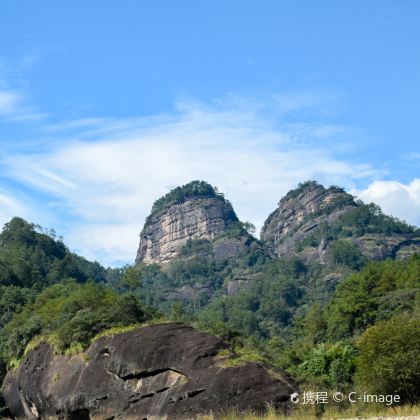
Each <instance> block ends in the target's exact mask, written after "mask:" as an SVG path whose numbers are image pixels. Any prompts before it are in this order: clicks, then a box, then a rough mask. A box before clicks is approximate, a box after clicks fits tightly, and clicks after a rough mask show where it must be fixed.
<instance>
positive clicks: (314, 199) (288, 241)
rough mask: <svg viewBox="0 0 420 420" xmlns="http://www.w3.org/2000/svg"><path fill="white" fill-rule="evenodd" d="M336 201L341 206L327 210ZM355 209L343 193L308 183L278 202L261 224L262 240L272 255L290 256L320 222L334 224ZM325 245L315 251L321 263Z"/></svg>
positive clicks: (353, 204)
mask: <svg viewBox="0 0 420 420" xmlns="http://www.w3.org/2000/svg"><path fill="white" fill-rule="evenodd" d="M338 202H340V203H342V205H340V206H337V208H335V209H333V210H332V211H328V209H329V208H331V207H332V206H333V205H334V204H335V203H338ZM355 206H356V203H355V202H354V200H353V197H352V196H351V195H349V194H346V193H345V192H344V191H343V190H341V189H339V188H334V187H332V188H329V189H326V188H324V187H323V186H322V185H319V184H317V183H315V182H311V181H310V182H307V183H305V184H303V185H302V186H301V187H299V188H297V189H296V190H292V191H289V192H288V193H287V195H286V196H284V197H283V198H282V199H281V200H280V202H279V206H278V208H277V209H276V210H274V212H273V213H271V214H270V216H269V217H268V219H267V220H266V222H265V223H264V226H263V228H262V230H261V240H262V241H263V242H264V243H265V244H266V246H267V247H268V249H269V250H270V253H271V254H272V255H273V256H275V257H283V256H291V255H292V254H294V253H295V252H296V249H295V248H296V245H297V244H299V243H301V242H303V241H304V239H305V238H306V237H308V236H309V235H311V234H313V231H314V230H315V229H317V228H318V227H319V225H320V224H321V223H322V222H326V223H329V222H333V221H335V220H337V219H338V218H339V217H340V216H341V215H343V214H345V213H346V212H347V211H349V210H350V209H352V208H354V207H355ZM324 245H325V244H323V245H321V246H320V249H319V250H318V251H319V252H318V256H317V257H318V258H319V259H320V260H322V259H323V250H324V249H323V246H324Z"/></svg>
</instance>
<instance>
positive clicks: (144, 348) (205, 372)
mask: <svg viewBox="0 0 420 420" xmlns="http://www.w3.org/2000/svg"><path fill="white" fill-rule="evenodd" d="M227 347H228V345H227V343H226V342H224V341H223V340H222V339H220V338H218V337H215V336H212V335H210V334H206V333H201V332H198V331H196V330H195V329H193V328H191V327H188V326H185V325H182V324H177V323H168V324H159V325H154V326H146V327H142V328H138V329H135V330H133V331H130V332H125V333H121V334H118V335H114V336H103V337H101V338H99V339H98V340H97V341H96V342H94V343H93V344H92V345H91V346H90V347H89V348H88V349H87V351H86V352H84V353H82V354H79V355H76V356H72V357H66V356H63V355H55V354H54V351H53V349H52V348H51V347H50V346H49V345H48V344H40V345H39V346H38V347H36V348H35V349H33V350H31V351H30V352H29V353H28V354H27V355H26V356H25V357H24V359H23V361H22V363H21V365H20V366H19V368H18V369H17V370H15V371H10V372H9V373H8V374H7V376H6V379H5V381H4V384H3V388H2V392H3V395H4V398H5V400H6V403H7V406H8V407H9V409H10V411H11V413H12V415H13V416H14V417H16V418H19V419H23V418H29V419H30V418H33V419H34V418H59V419H96V418H97V419H102V418H107V419H129V418H133V419H134V418H135V419H144V418H148V419H150V418H167V419H178V418H195V417H196V416H197V415H199V414H206V413H214V414H215V415H217V414H218V413H219V414H220V413H222V411H223V412H226V410H229V409H236V410H239V411H243V410H253V411H256V412H262V411H264V410H265V409H266V407H267V403H268V404H271V405H272V406H274V407H276V408H278V409H281V410H282V411H283V412H287V411H288V410H289V408H290V403H289V396H290V394H291V393H293V392H294V391H295V390H296V388H295V386H294V385H293V383H292V382H291V380H290V378H288V377H287V376H286V375H285V374H284V373H282V372H278V371H277V372H275V370H273V369H272V368H270V369H269V368H268V367H266V366H263V365H262V364H258V363H246V364H242V365H240V364H239V365H235V364H233V363H231V362H230V360H231V358H232V357H234V356H223V354H227V353H229V352H228V351H227Z"/></svg>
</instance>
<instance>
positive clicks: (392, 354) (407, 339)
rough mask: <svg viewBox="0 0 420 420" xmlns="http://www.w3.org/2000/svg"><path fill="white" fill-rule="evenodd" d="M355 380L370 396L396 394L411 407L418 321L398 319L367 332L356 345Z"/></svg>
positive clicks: (419, 377)
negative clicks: (356, 365) (356, 369)
mask: <svg viewBox="0 0 420 420" xmlns="http://www.w3.org/2000/svg"><path fill="white" fill-rule="evenodd" d="M358 347H359V349H360V358H359V362H358V371H357V380H358V381H359V382H360V383H361V384H363V386H365V387H366V388H367V390H368V391H370V392H371V393H376V394H398V395H399V396H400V397H401V400H402V402H407V403H411V404H414V403H415V402H416V401H418V398H419V393H420V357H419V356H420V352H419V350H420V319H418V318H410V317H409V316H407V315H400V316H396V317H393V318H391V319H390V320H388V321H383V322H380V323H378V324H377V325H375V326H373V327H370V328H368V329H367V330H366V331H365V333H364V334H363V335H362V337H361V338H360V340H359V342H358Z"/></svg>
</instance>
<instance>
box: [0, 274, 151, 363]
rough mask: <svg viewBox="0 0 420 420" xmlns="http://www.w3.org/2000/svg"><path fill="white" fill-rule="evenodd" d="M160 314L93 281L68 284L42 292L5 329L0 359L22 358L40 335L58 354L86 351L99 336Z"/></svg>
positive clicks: (2, 336) (132, 297)
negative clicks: (95, 337)
mask: <svg viewBox="0 0 420 420" xmlns="http://www.w3.org/2000/svg"><path fill="white" fill-rule="evenodd" d="M156 315H157V313H156V312H155V311H153V310H151V309H150V308H147V307H145V306H144V305H141V304H140V303H139V301H138V300H137V299H136V298H135V297H134V296H132V295H120V294H118V293H116V292H115V291H113V290H111V289H109V288H106V287H104V286H102V285H99V284H95V283H93V282H91V281H89V282H87V283H85V284H78V283H76V282H75V281H72V280H69V281H67V282H64V283H62V284H56V285H53V286H50V287H48V288H46V289H45V290H44V291H43V292H41V293H40V294H39V295H38V296H37V298H36V300H35V302H34V303H32V304H28V305H26V306H25V308H24V309H23V311H21V312H20V313H16V314H15V315H14V316H13V318H12V320H11V321H10V322H9V323H8V324H6V325H5V327H4V328H3V330H2V332H1V336H0V343H1V345H0V357H1V358H2V360H3V361H4V362H7V363H10V362H11V361H12V360H13V359H15V358H18V359H19V358H20V357H21V356H22V355H23V353H24V350H25V348H26V346H27V345H28V343H29V342H30V341H31V340H32V339H33V338H34V337H35V336H37V335H41V336H43V337H48V339H49V340H50V341H51V342H52V343H53V344H54V347H55V348H56V350H57V351H61V352H63V351H65V350H66V349H70V348H72V347H73V348H74V347H76V348H77V349H78V350H79V349H84V348H86V347H87V346H88V345H89V344H90V341H91V339H92V338H93V337H94V336H95V335H96V334H98V333H99V332H101V331H103V330H106V329H108V328H111V327H123V326H126V325H131V324H134V323H139V322H144V321H146V320H148V319H151V318H152V317H155V316H156Z"/></svg>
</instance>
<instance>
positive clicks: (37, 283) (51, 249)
mask: <svg viewBox="0 0 420 420" xmlns="http://www.w3.org/2000/svg"><path fill="white" fill-rule="evenodd" d="M209 187H210V186H209V185H208V184H206V183H201V182H199V181H195V182H193V183H191V184H187V186H184V187H180V188H179V189H176V190H174V191H177V192H173V191H172V192H171V193H169V194H168V195H167V196H166V199H165V200H163V199H162V200H160V201H159V200H158V202H157V205H156V206H154V211H160V210H159V209H162V208H163V207H165V206H166V205H167V204H168V203H170V202H182V200H184V199H185V198H186V197H190V196H192V195H193V196H200V197H216V196H217V197H218V196H220V197H221V195H220V194H219V193H218V192H217V191H216V190H214V189H212V187H210V189H211V191H210V189H209ZM303 187H304V186H302V188H303ZM155 204H156V203H155ZM347 204H348V203H347ZM340 205H346V202H345V200H344V201H343V202H342V203H341V204H340ZM232 211H233V210H232ZM232 214H233V215H234V213H232ZM235 218H236V216H235ZM235 218H234V217H233V216H232V220H231V223H230V225H229V228H228V229H227V231H226V232H224V233H223V234H221V235H219V236H218V237H217V238H215V239H214V240H213V241H212V242H210V241H208V240H189V241H188V242H187V243H186V244H185V245H184V247H183V249H182V251H181V257H180V258H178V259H176V260H174V261H173V262H171V263H170V264H166V265H163V266H159V265H157V264H150V265H146V264H138V265H134V266H126V267H123V268H121V269H114V270H111V269H104V268H103V267H101V266H100V265H99V264H98V263H91V262H88V261H86V260H85V259H83V258H81V257H78V256H77V255H75V254H73V253H71V252H70V251H69V250H68V249H67V248H66V246H65V245H64V244H63V242H62V241H61V240H57V239H56V238H55V236H54V233H53V232H49V231H47V232H46V231H44V230H42V229H41V228H40V227H38V226H35V225H32V224H29V223H27V222H25V221H24V220H22V219H18V218H15V219H13V220H12V221H11V222H10V223H8V224H7V225H6V226H5V227H4V229H3V232H2V233H1V234H0V378H1V377H2V376H3V374H4V372H5V369H6V367H7V366H9V367H14V366H17V365H18V364H19V361H20V359H21V358H22V356H23V354H24V352H25V349H26V351H28V350H29V349H31V348H33V347H34V346H36V345H37V344H39V343H40V342H41V341H47V342H49V343H51V345H52V346H53V347H54V348H55V349H56V351H59V352H63V353H65V354H67V355H71V354H76V353H79V352H81V351H83V350H84V349H85V348H86V347H87V346H88V345H89V344H90V343H91V342H92V340H95V339H98V338H99V337H101V336H105V335H112V334H118V333H121V332H125V331H129V330H130V329H132V328H137V327H138V326H141V325H144V323H153V322H164V321H165V320H176V321H180V322H185V323H189V324H191V325H194V326H195V327H197V328H199V329H201V330H204V331H208V332H210V333H213V334H216V335H219V336H221V337H223V338H224V339H226V340H227V341H228V342H229V344H230V348H229V349H228V350H226V351H225V352H224V353H221V354H220V355H219V356H220V363H221V366H233V365H236V364H241V363H245V362H248V361H255V362H260V363H270V364H272V365H273V366H276V367H279V368H283V369H286V370H287V371H288V372H289V373H290V374H291V375H292V376H294V377H295V378H297V379H298V380H299V381H300V384H301V386H302V388H303V389H305V388H307V389H310V387H312V388H313V389H314V388H317V389H320V388H322V389H323V390H324V389H325V390H327V389H335V390H337V389H342V390H349V389H358V390H369V392H381V393H385V392H388V393H396V392H398V393H399V394H400V395H401V398H402V401H403V402H408V403H417V402H418V401H419V400H420V394H419V389H420V386H419V385H420V384H419V371H420V367H419V364H418V354H420V342H419V337H420V334H419V328H420V327H419V316H420V256H419V255H414V256H412V257H410V258H408V259H407V260H404V261H395V260H391V259H390V260H387V261H382V262H369V261H367V260H366V258H365V257H364V256H363V255H362V254H361V253H360V251H359V249H358V248H357V247H356V246H354V245H353V242H352V241H351V237H352V236H354V235H360V234H367V233H375V232H376V233H378V232H380V233H382V234H389V233H391V232H399V233H414V232H417V231H416V230H415V229H414V228H413V227H410V226H408V225H406V224H405V223H403V222H400V221H398V220H397V219H394V218H390V217H388V216H385V215H383V214H382V213H381V211H380V210H379V209H378V208H377V207H376V206H373V205H364V204H360V203H357V205H356V204H354V208H353V209H352V210H351V211H349V212H347V213H346V214H345V215H344V216H342V217H341V218H339V219H338V220H337V221H335V222H334V223H331V224H329V225H328V224H323V225H321V226H320V227H319V228H318V230H317V231H316V232H314V233H313V234H312V235H310V236H309V237H308V238H306V239H305V243H304V246H306V245H311V246H317V244H318V243H319V241H320V240H321V239H325V240H327V241H331V242H332V246H331V253H330V254H331V262H332V264H331V265H325V266H323V265H318V264H309V263H304V262H303V261H302V260H300V259H299V258H297V257H294V258H290V259H271V258H269V257H268V256H267V254H266V252H265V251H264V249H263V248H262V247H261V245H260V244H259V243H258V241H256V240H255V239H253V238H252V236H251V235H250V233H249V232H250V231H252V226H251V225H248V224H243V223H241V222H239V221H237V220H235ZM232 243H234V246H236V245H238V244H242V245H243V244H246V246H245V247H243V251H241V252H239V254H238V255H236V256H234V257H232V258H228V259H218V258H217V257H216V255H215V254H216V251H215V249H216V248H217V247H215V244H216V245H218V246H219V245H220V246H222V249H223V250H224V249H225V248H223V247H224V246H231V244H232ZM238 246H239V245H238ZM226 249H227V248H226ZM237 279H240V280H242V281H243V284H244V285H245V286H244V290H243V291H241V292H240V293H238V294H236V295H234V296H227V295H226V291H227V287H228V284H229V282H233V281H236V280H237ZM250 279H252V280H250ZM152 307H153V308H157V309H151V308H152ZM158 310H159V311H160V312H159V313H158ZM234 353H236V356H232V355H233V354H234ZM54 380H57V381H59V380H60V378H58V377H57V378H55V379H54Z"/></svg>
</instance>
